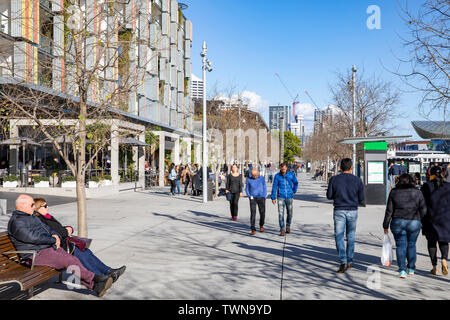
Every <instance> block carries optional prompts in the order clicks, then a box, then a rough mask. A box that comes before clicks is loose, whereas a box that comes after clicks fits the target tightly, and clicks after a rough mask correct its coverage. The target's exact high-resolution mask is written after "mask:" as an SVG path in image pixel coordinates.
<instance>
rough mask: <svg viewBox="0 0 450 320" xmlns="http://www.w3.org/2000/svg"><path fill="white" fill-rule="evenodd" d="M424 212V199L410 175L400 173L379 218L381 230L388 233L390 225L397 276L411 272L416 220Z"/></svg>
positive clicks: (416, 231) (417, 225)
mask: <svg viewBox="0 0 450 320" xmlns="http://www.w3.org/2000/svg"><path fill="white" fill-rule="evenodd" d="M426 212H427V207H426V203H425V199H424V197H423V195H422V193H421V192H420V190H418V189H416V187H415V184H414V181H413V177H411V176H410V175H409V174H402V175H401V176H400V177H399V178H398V183H397V185H396V186H395V188H394V189H392V191H391V192H390V194H389V199H388V203H387V206H386V213H385V216H384V221H383V229H384V233H385V234H388V232H389V227H390V228H391V231H392V233H393V235H394V238H395V243H396V245H397V248H396V253H397V263H398V271H399V275H400V278H406V276H407V274H408V275H413V274H414V273H415V268H416V260H417V254H416V242H417V238H418V236H419V234H420V227H421V222H420V221H421V219H422V218H423V217H424V216H425V214H426ZM406 262H408V263H406Z"/></svg>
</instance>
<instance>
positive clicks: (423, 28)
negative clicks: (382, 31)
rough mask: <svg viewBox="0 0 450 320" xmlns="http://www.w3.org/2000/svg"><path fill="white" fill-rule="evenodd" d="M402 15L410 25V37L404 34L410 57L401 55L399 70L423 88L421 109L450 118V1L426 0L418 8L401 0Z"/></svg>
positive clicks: (423, 111)
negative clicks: (401, 69) (414, 9)
mask: <svg viewBox="0 0 450 320" xmlns="http://www.w3.org/2000/svg"><path fill="white" fill-rule="evenodd" d="M400 7H401V11H402V18H403V20H404V21H405V23H406V24H407V25H408V28H409V37H406V38H403V39H402V40H403V42H404V45H405V46H406V48H408V49H409V53H410V57H409V58H407V59H400V61H401V63H400V67H401V66H405V65H406V68H407V69H408V71H400V70H397V71H396V72H395V73H396V74H398V75H399V76H400V77H401V79H403V80H404V81H405V83H407V84H408V85H409V86H410V87H412V88H413V89H414V90H418V91H420V92H422V99H421V101H420V103H419V106H418V107H419V109H420V111H421V112H422V113H423V114H424V115H425V116H426V117H429V116H430V114H431V113H432V112H434V111H438V112H440V113H441V115H443V119H444V120H447V119H448V112H447V110H448V103H449V100H450V92H449V88H450V63H449V61H450V26H449V21H450V2H449V1H448V0H426V1H424V3H423V4H422V6H421V7H420V8H419V10H418V11H417V12H414V11H413V10H412V9H411V8H410V7H409V5H408V1H407V0H405V1H401V5H400Z"/></svg>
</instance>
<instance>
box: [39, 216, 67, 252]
mask: <svg viewBox="0 0 450 320" xmlns="http://www.w3.org/2000/svg"><path fill="white" fill-rule="evenodd" d="M37 217H38V218H39V219H40V220H41V221H42V222H43V223H45V224H46V225H47V226H49V227H50V229H52V230H55V231H56V232H57V233H58V234H60V235H61V237H60V238H61V248H63V249H64V250H67V243H66V238H67V237H68V236H69V233H68V232H67V229H66V227H64V226H63V225H62V224H61V223H59V221H58V220H56V219H55V218H54V217H53V216H52V217H51V218H46V217H44V216H43V215H40V214H39V215H37Z"/></svg>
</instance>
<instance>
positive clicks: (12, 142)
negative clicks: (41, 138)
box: [0, 137, 40, 146]
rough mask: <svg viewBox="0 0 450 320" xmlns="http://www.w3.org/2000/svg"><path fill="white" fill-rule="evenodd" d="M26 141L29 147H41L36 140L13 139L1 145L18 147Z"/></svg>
mask: <svg viewBox="0 0 450 320" xmlns="http://www.w3.org/2000/svg"><path fill="white" fill-rule="evenodd" d="M23 141H25V144H27V145H33V146H40V144H39V143H37V142H35V141H34V140H32V139H30V138H25V137H22V138H11V139H7V140H3V141H0V145H7V146H18V145H22V142H23Z"/></svg>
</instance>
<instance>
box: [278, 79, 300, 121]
mask: <svg viewBox="0 0 450 320" xmlns="http://www.w3.org/2000/svg"><path fill="white" fill-rule="evenodd" d="M275 75H276V76H277V77H278V79H279V80H280V82H281V84H282V85H283V87H284V88H285V89H286V91H287V92H288V94H289V96H290V97H291V99H292V106H293V114H294V116H293V118H292V119H293V120H294V121H295V105H296V104H297V103H300V102H299V101H297V99H298V94H297V95H296V96H295V98H294V96H293V95H292V93H291V91H289V89H288V87H287V86H286V85H285V84H284V82H283V80H282V79H281V77H280V75H279V74H278V73H275Z"/></svg>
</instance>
